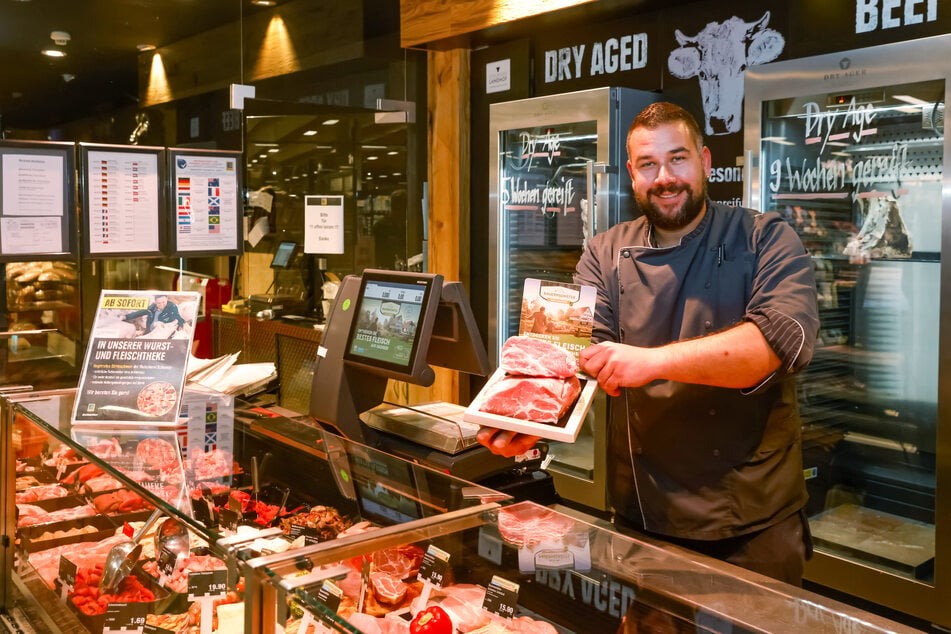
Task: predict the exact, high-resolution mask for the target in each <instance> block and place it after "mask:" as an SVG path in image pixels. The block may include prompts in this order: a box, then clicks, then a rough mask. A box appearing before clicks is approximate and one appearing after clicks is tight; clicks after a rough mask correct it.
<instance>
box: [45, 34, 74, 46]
mask: <svg viewBox="0 0 951 634" xmlns="http://www.w3.org/2000/svg"><path fill="white" fill-rule="evenodd" d="M50 39H51V40H53V44H55V45H56V46H66V45H67V44H69V40H70V35H69V33H67V32H66V31H53V32H52V33H50Z"/></svg>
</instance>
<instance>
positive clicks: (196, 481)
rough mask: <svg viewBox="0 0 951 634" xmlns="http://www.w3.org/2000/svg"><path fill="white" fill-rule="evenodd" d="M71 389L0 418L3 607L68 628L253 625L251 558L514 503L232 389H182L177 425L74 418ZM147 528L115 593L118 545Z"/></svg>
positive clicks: (13, 397) (26, 400) (21, 399)
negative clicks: (259, 404) (232, 393)
mask: <svg viewBox="0 0 951 634" xmlns="http://www.w3.org/2000/svg"><path fill="white" fill-rule="evenodd" d="M73 398H74V390H58V391H46V392H23V393H10V394H7V395H6V397H5V400H4V401H3V409H2V417H0V425H2V428H0V432H2V434H3V436H2V442H0V451H2V454H0V468H2V469H3V471H2V477H0V483H2V489H0V502H2V506H0V527H2V534H3V537H4V539H3V548H2V550H0V565H2V567H0V570H2V571H3V575H2V576H0V607H2V608H3V610H5V611H7V612H8V613H9V614H12V615H14V616H15V617H17V618H21V619H23V620H27V621H31V622H33V623H45V624H48V623H56V624H58V625H57V627H58V628H60V629H61V631H68V632H74V631H75V632H85V631H91V632H102V631H110V629H120V628H121V627H123V626H124V625H126V624H130V623H133V622H136V623H139V624H141V619H145V623H148V624H149V625H154V626H156V627H162V628H164V629H167V630H170V631H173V632H190V633H191V632H196V633H197V632H213V631H214V632H229V634H230V633H231V632H240V631H242V628H244V629H243V631H246V632H249V633H251V632H256V631H259V630H256V629H254V627H252V626H250V625H249V626H248V627H247V628H245V627H244V624H245V621H246V609H247V607H248V606H251V605H254V604H256V603H257V602H258V598H257V597H256V596H255V595H254V594H253V588H252V590H251V591H250V592H252V593H251V594H249V590H248V589H247V588H246V582H247V580H246V579H244V577H243V575H242V574H241V571H240V570H239V568H238V563H237V562H238V560H239V559H240V558H253V557H259V556H262V555H265V554H267V553H278V552H280V553H287V554H292V553H293V552H295V551H296V550H301V549H304V548H307V547H308V546H311V545H313V544H319V543H323V542H325V541H328V540H334V539H338V538H344V537H346V536H347V535H350V534H358V535H359V534H360V533H362V532H363V531H366V530H367V529H368V528H379V529H381V530H382V527H388V526H391V525H394V524H401V525H405V526H412V525H414V524H415V523H417V522H420V521H423V520H426V519H428V518H431V517H433V516H438V515H441V514H443V513H448V512H452V511H456V510H459V509H465V508H468V507H478V506H479V505H481V504H483V503H489V502H490V501H491V500H504V499H506V496H504V495H501V494H498V493H496V492H494V491H491V490H489V489H486V488H483V487H478V486H475V485H472V484H470V483H468V482H465V481H462V480H458V479H456V478H453V477H450V476H448V475H446V474H443V473H440V472H438V471H434V470H431V469H427V468H425V467H420V466H418V465H414V464H411V463H409V462H406V461H404V460H402V459H400V458H396V457H394V456H390V455H388V454H384V453H381V452H379V451H376V450H373V449H371V448H369V447H366V446H363V445H360V444H357V443H354V442H351V441H348V440H346V439H343V438H340V437H338V436H334V435H332V434H327V433H325V432H323V431H321V430H319V429H316V428H314V427H310V426H308V425H306V424H304V423H301V422H296V421H291V420H288V419H285V418H281V417H270V416H267V415H264V414H262V413H260V412H251V411H249V410H245V409H244V408H243V405H242V404H240V403H238V404H237V406H236V404H235V403H234V401H233V399H232V398H231V397H228V396H224V395H220V394H214V393H204V394H201V395H193V394H186V397H185V402H186V403H187V405H188V410H187V411H185V412H184V413H183V414H182V416H181V417H180V423H181V424H180V425H179V426H178V427H167V428H158V427H154V426H153V427H140V426H135V425H124V426H121V427H116V426H111V427H109V426H94V425H76V426H72V425H71V424H70V422H69V420H70V414H71V411H72V406H73ZM156 510H157V511H158V513H157V514H156V512H155V511H156ZM143 525H146V526H147V527H146V529H144V530H145V531H146V532H144V533H143V537H142V539H141V540H140V542H139V543H140V544H141V547H142V550H141V552H139V553H137V554H136V555H134V556H133V557H132V558H131V559H130V561H129V565H130V568H129V569H128V570H129V572H128V576H125V574H124V573H123V575H121V576H120V578H121V579H122V580H121V581H119V582H117V584H119V585H115V587H112V584H106V585H107V586H109V589H107V588H106V587H105V586H103V577H108V575H107V574H106V570H108V569H109V567H108V566H107V560H108V558H109V557H110V552H111V551H112V550H113V548H114V547H115V546H116V545H118V544H121V543H126V542H128V541H129V538H130V537H134V536H135V535H136V533H137V532H138V531H139V529H141V528H142V526H143ZM121 561H122V559H121V558H120V562H121ZM255 587H257V586H255ZM248 618H250V617H248ZM38 627H40V628H41V629H42V628H43V627H46V625H39V626H38ZM139 631H141V630H139Z"/></svg>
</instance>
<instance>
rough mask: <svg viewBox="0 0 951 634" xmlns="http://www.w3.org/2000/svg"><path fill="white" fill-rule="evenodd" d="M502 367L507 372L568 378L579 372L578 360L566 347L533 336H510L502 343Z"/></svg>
mask: <svg viewBox="0 0 951 634" xmlns="http://www.w3.org/2000/svg"><path fill="white" fill-rule="evenodd" d="M501 367H502V369H503V370H505V372H506V373H507V374H518V375H522V376H551V377H559V378H562V379H566V378H568V377H570V376H574V375H575V374H576V373H577V372H578V362H577V361H576V360H575V358H574V356H572V354H571V353H570V352H568V351H567V350H565V349H564V348H560V347H558V346H556V345H555V344H553V343H548V342H547V341H541V340H540V339H535V338H533V337H525V336H519V337H509V338H508V339H507V340H506V342H505V343H504V344H503V345H502V360H501Z"/></svg>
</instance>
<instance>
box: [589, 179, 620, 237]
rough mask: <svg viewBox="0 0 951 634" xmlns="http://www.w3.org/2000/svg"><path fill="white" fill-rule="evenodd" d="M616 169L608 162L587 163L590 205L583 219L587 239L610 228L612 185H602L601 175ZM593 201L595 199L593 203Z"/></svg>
mask: <svg viewBox="0 0 951 634" xmlns="http://www.w3.org/2000/svg"><path fill="white" fill-rule="evenodd" d="M616 171H617V170H615V169H613V168H612V167H611V166H610V165H608V164H607V163H597V162H595V161H588V162H587V163H586V164H585V181H586V182H587V186H588V191H587V197H586V200H587V201H588V207H587V209H585V210H584V214H585V215H584V218H583V221H582V231H583V234H584V239H585V240H587V239H588V238H589V237H591V236H592V235H594V234H596V233H598V232H599V231H604V230H605V229H607V228H608V220H609V219H608V212H609V208H610V201H609V199H608V194H609V193H610V187H601V178H600V175H601V174H611V173H616ZM592 201H594V202H593V204H592Z"/></svg>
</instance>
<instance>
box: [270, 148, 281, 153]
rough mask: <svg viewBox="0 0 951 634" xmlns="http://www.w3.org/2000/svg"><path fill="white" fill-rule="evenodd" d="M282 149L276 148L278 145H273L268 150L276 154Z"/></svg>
mask: <svg viewBox="0 0 951 634" xmlns="http://www.w3.org/2000/svg"><path fill="white" fill-rule="evenodd" d="M280 151H281V149H280V148H276V147H272V148H271V149H269V150H268V152H270V153H271V154H274V153H276V152H280Z"/></svg>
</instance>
